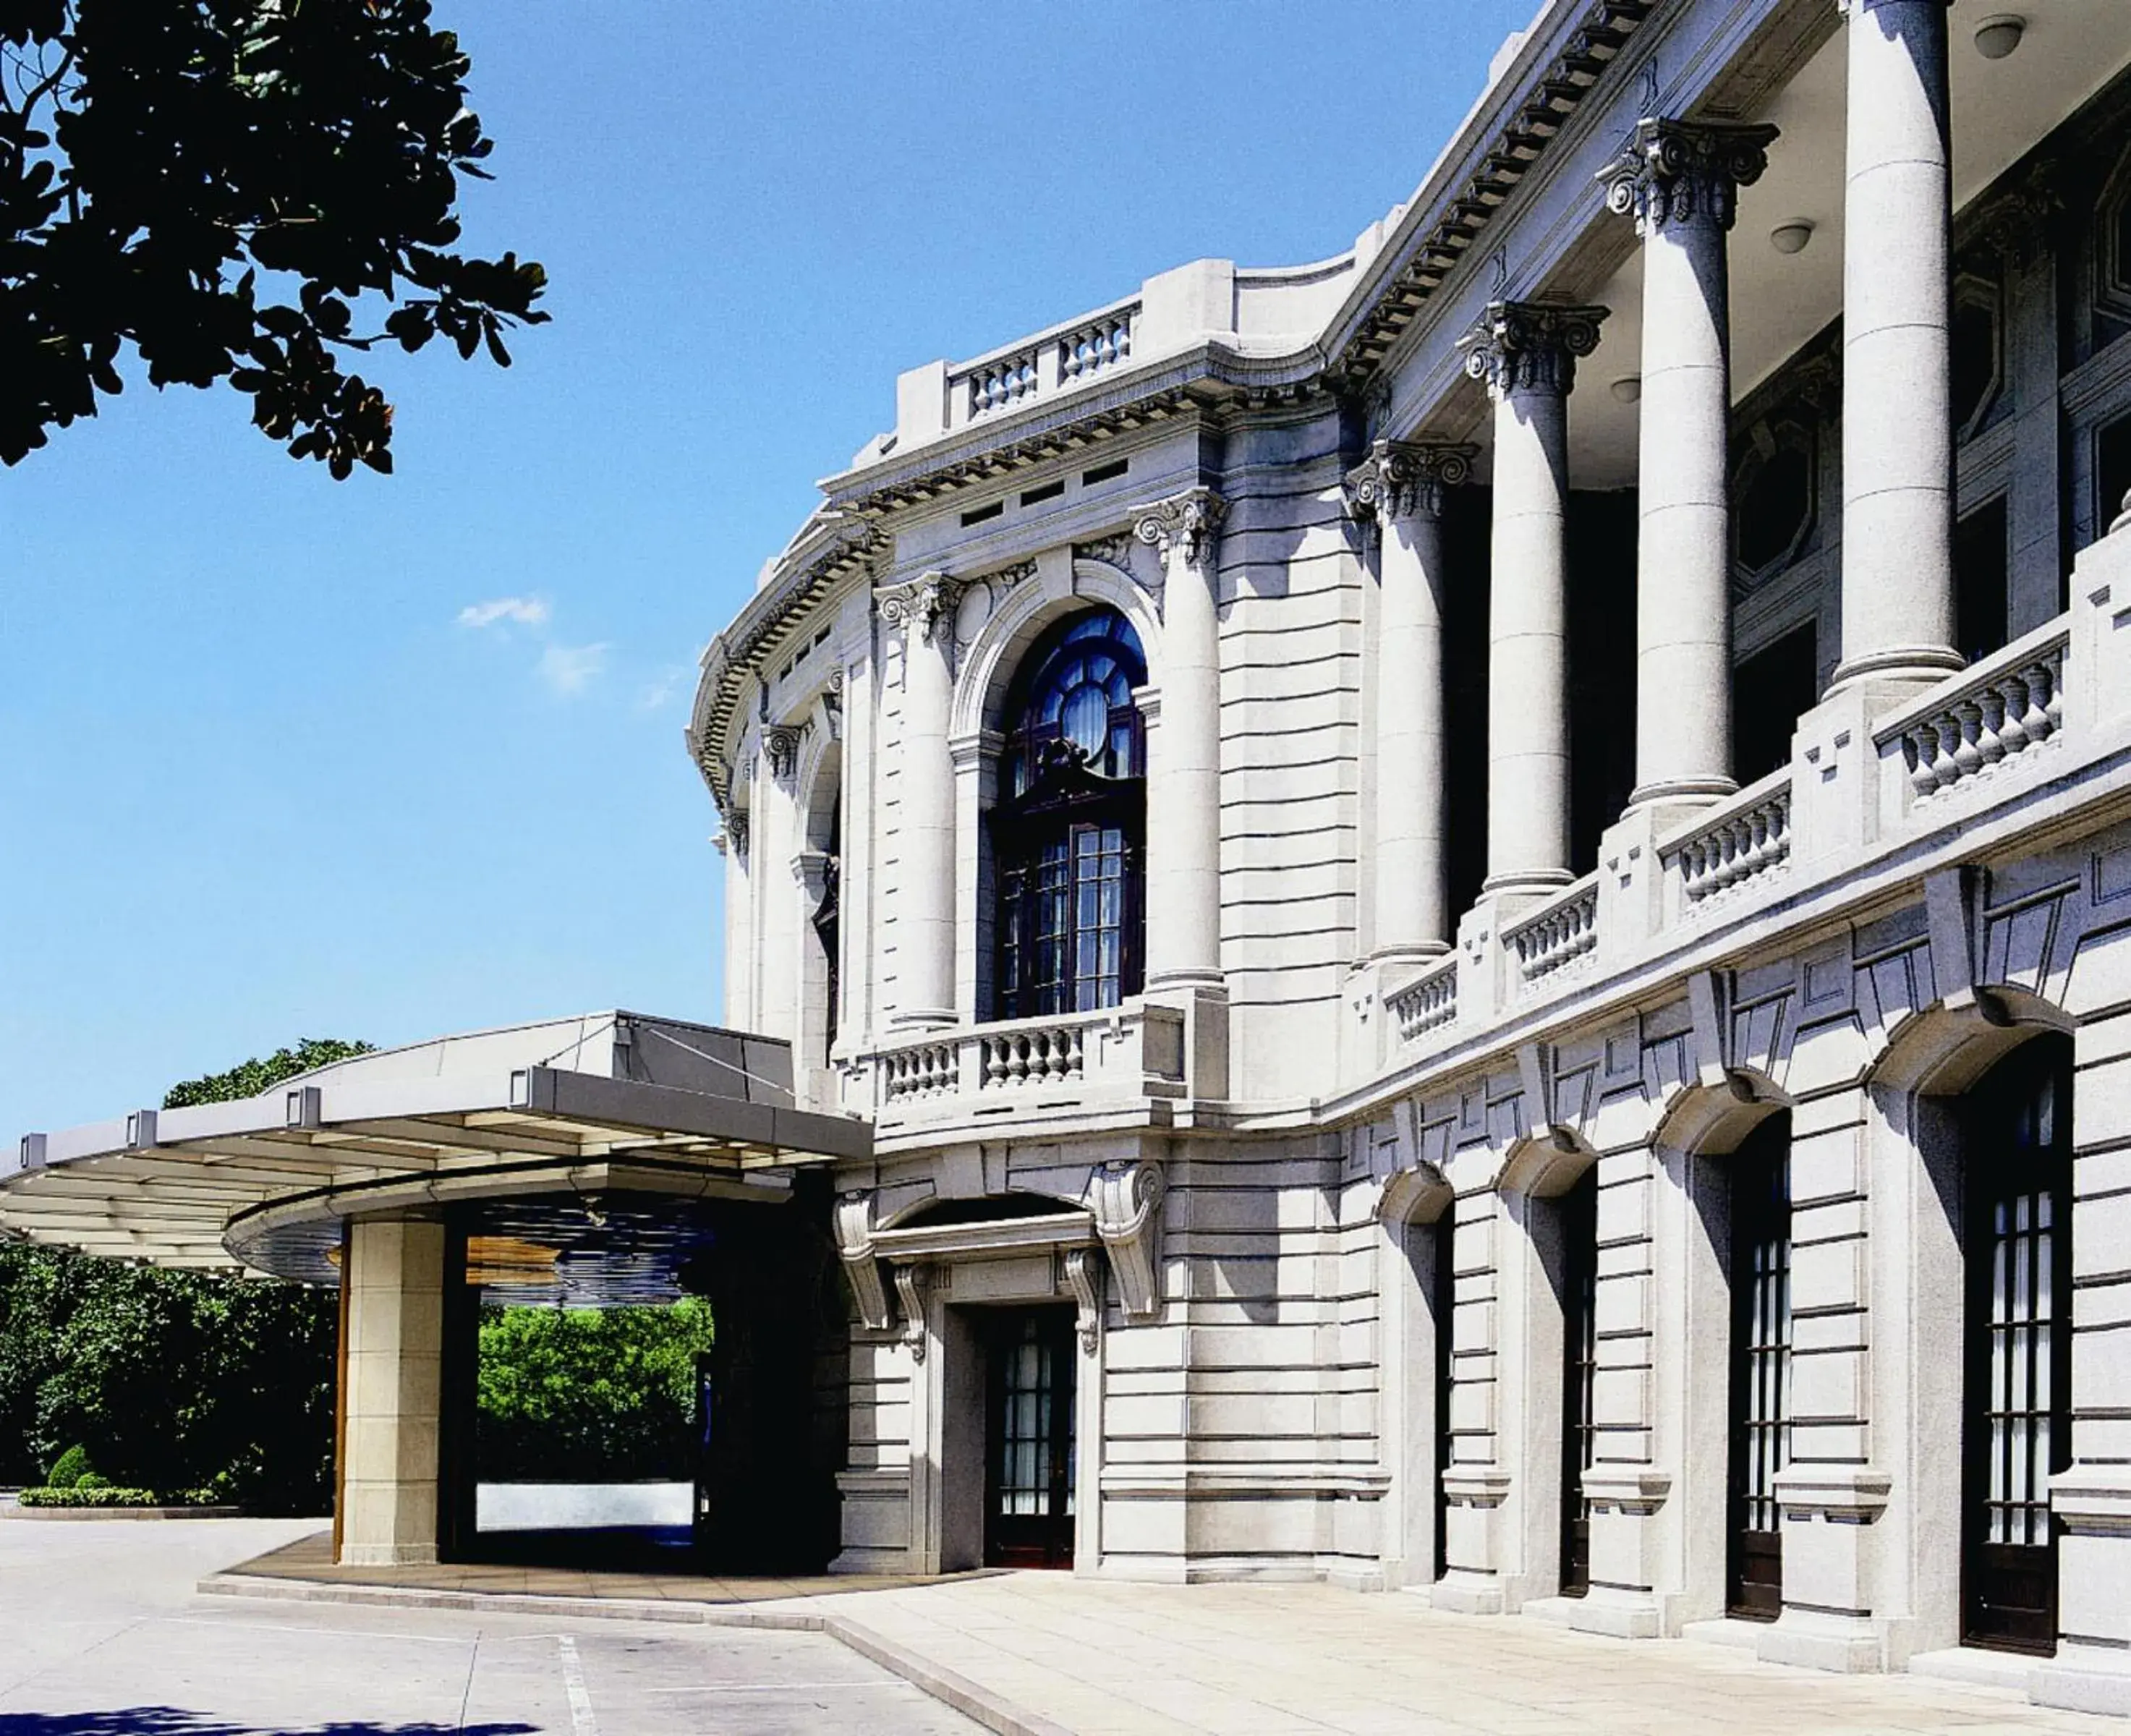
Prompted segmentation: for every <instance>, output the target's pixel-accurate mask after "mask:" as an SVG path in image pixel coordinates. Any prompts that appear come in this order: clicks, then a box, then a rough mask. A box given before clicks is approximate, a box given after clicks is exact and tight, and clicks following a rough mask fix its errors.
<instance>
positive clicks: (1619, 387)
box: [1609, 374, 1643, 404]
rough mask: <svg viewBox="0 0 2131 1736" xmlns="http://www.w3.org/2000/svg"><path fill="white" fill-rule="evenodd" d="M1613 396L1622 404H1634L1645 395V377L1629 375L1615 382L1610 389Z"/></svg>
mask: <svg viewBox="0 0 2131 1736" xmlns="http://www.w3.org/2000/svg"><path fill="white" fill-rule="evenodd" d="M1609 390H1611V392H1612V394H1613V396H1614V397H1615V398H1616V399H1617V400H1618V401H1619V402H1621V403H1622V404H1633V403H1634V402H1635V400H1636V399H1638V398H1640V397H1641V396H1642V395H1643V376H1642V375H1640V374H1629V375H1624V376H1622V377H1621V379H1619V380H1615V381H1614V382H1613V384H1612V385H1611V387H1610V388H1609Z"/></svg>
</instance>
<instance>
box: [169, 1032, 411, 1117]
mask: <svg viewBox="0 0 2131 1736" xmlns="http://www.w3.org/2000/svg"><path fill="white" fill-rule="evenodd" d="M369 1053H370V1045H369V1044H367V1043H343V1042H342V1041H341V1040H340V1039H339V1038H338V1037H304V1038H303V1039H302V1040H299V1042H298V1043H297V1045H296V1046H295V1048H294V1049H277V1050H275V1051H274V1052H273V1054H271V1055H268V1056H267V1057H266V1059H264V1060H261V1059H259V1058H258V1057H257V1056H256V1055H255V1056H254V1057H252V1059H250V1060H248V1061H246V1062H244V1063H243V1064H242V1065H240V1066H236V1067H232V1068H231V1069H229V1071H228V1072H227V1073H210V1074H208V1075H207V1077H206V1078H198V1079H187V1080H186V1081H185V1082H184V1083H183V1084H181V1085H173V1086H171V1087H170V1089H169V1090H168V1091H166V1092H165V1093H164V1094H163V1107H165V1109H189V1108H191V1107H193V1106H194V1104H196V1103H227V1102H230V1101H231V1100H232V1098H241V1097H256V1096H258V1095H259V1093H261V1092H262V1091H271V1090H272V1089H273V1088H275V1086H276V1085H278V1084H280V1083H281V1082H282V1080H284V1079H292V1078H295V1076H296V1075H297V1074H299V1073H309V1072H310V1071H311V1070H312V1069H314V1068H318V1067H324V1066H328V1065H330V1064H332V1063H333V1062H335V1061H344V1060H346V1059H348V1057H349V1056H351V1055H368V1054H369Z"/></svg>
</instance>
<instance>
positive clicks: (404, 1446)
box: [340, 1219, 444, 1567]
mask: <svg viewBox="0 0 2131 1736" xmlns="http://www.w3.org/2000/svg"><path fill="white" fill-rule="evenodd" d="M346 1246H347V1256H346V1261H345V1265H344V1269H343V1270H342V1273H341V1282H342V1284H345V1285H347V1394H346V1398H345V1400H344V1404H345V1414H344V1416H343V1418H342V1427H343V1428H344V1429H345V1431H346V1442H347V1447H346V1454H345V1457H344V1459H343V1461H342V1474H341V1490H340V1498H341V1525H340V1560H341V1563H342V1566H351V1567H392V1566H403V1565H406V1564H409V1563H419V1562H428V1561H435V1560H436V1558H437V1520H438V1496H437V1480H438V1451H437V1448H438V1422H439V1419H440V1418H441V1417H442V1415H443V1335H444V1227H443V1224H442V1223H441V1222H424V1221H420V1220H415V1219H406V1220H400V1221H395V1222H364V1221H362V1220H357V1222H353V1223H352V1224H351V1225H349V1227H348V1237H347V1244H346Z"/></svg>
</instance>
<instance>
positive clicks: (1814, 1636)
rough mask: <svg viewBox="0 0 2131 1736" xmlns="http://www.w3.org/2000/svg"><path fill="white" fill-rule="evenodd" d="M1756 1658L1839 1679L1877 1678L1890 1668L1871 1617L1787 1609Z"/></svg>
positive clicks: (1767, 1632)
mask: <svg viewBox="0 0 2131 1736" xmlns="http://www.w3.org/2000/svg"><path fill="white" fill-rule="evenodd" d="M1754 1655H1755V1657H1758V1658H1760V1660H1761V1662H1763V1663H1767V1664H1795V1665H1797V1666H1798V1667H1801V1668H1803V1669H1808V1670H1827V1671H1832V1673H1834V1674H1836V1675H1838V1676H1875V1675H1878V1674H1879V1673H1880V1671H1883V1670H1884V1669H1885V1668H1886V1667H1887V1665H1886V1655H1887V1648H1886V1642H1885V1638H1884V1636H1883V1635H1882V1634H1881V1633H1880V1628H1879V1624H1876V1623H1875V1622H1874V1621H1873V1619H1871V1617H1870V1616H1867V1615H1840V1614H1832V1613H1830V1612H1827V1611H1822V1610H1818V1609H1785V1610H1784V1613H1783V1614H1782V1615H1781V1616H1780V1617H1779V1618H1778V1619H1777V1620H1776V1621H1775V1622H1774V1623H1773V1624H1770V1625H1769V1627H1768V1628H1765V1630H1764V1631H1763V1633H1762V1634H1761V1636H1760V1643H1758V1644H1757V1645H1755V1648H1754Z"/></svg>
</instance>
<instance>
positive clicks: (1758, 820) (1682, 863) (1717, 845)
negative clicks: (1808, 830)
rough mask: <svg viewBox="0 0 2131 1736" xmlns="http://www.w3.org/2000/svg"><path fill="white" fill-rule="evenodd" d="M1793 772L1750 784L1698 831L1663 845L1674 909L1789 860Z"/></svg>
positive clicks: (1701, 818) (1701, 821)
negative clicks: (1674, 893) (1673, 894)
mask: <svg viewBox="0 0 2131 1736" xmlns="http://www.w3.org/2000/svg"><path fill="white" fill-rule="evenodd" d="M1790 854H1791V768H1789V766H1785V767H1784V768H1782V770H1780V771H1778V772H1772V773H1770V774H1769V776H1768V777H1765V778H1763V779H1762V780H1761V781H1760V782H1759V783H1755V784H1750V785H1748V786H1747V787H1746V788H1745V789H1743V790H1741V791H1740V792H1739V793H1738V794H1737V795H1736V796H1733V797H1732V798H1731V801H1727V802H1726V803H1725V804H1724V805H1723V806H1722V807H1720V808H1718V809H1717V811H1716V812H1715V813H1713V814H1711V815H1698V816H1697V820H1696V824H1695V827H1694V830H1692V831H1691V832H1688V833H1687V834H1686V835H1684V836H1683V837H1678V838H1676V839H1675V840H1674V841H1673V842H1669V843H1667V844H1662V845H1660V846H1659V857H1660V858H1661V859H1662V860H1663V861H1664V866H1665V875H1666V878H1667V880H1668V882H1669V887H1670V890H1672V891H1673V892H1676V894H1677V898H1676V901H1674V902H1673V904H1672V908H1673V909H1674V911H1676V912H1681V913H1683V912H1685V911H1690V910H1693V908H1694V907H1695V906H1698V905H1700V904H1702V902H1703V901H1704V900H1706V899H1709V898H1712V897H1715V896H1716V895H1717V893H1719V892H1726V891H1729V890H1730V889H1731V887H1735V886H1737V885H1739V884H1740V883H1741V882H1744V881H1748V880H1751V879H1753V878H1755V876H1756V875H1758V874H1767V873H1774V871H1775V870H1777V869H1779V868H1782V867H1783V865H1784V863H1786V862H1788V861H1789V859H1790Z"/></svg>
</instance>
